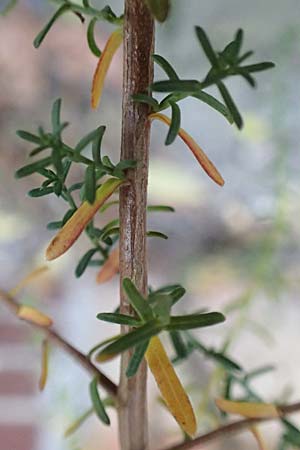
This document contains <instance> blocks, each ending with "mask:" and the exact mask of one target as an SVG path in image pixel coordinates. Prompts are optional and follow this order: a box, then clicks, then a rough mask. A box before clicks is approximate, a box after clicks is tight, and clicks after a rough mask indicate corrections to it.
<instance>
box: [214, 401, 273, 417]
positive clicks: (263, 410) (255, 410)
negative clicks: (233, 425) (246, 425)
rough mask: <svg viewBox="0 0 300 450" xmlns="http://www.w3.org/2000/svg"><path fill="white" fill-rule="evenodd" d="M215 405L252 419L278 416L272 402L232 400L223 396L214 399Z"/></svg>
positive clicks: (230, 412)
mask: <svg viewBox="0 0 300 450" xmlns="http://www.w3.org/2000/svg"><path fill="white" fill-rule="evenodd" d="M216 405H217V407H218V408H219V409H220V410H221V411H224V412H227V413H229V414H238V415H240V416H243V417H247V418H253V419H263V418H267V417H279V416H280V414H279V411H278V408H277V407H276V406H275V405H273V404H272V403H252V402H234V401H231V400H226V399H225V398H218V399H216Z"/></svg>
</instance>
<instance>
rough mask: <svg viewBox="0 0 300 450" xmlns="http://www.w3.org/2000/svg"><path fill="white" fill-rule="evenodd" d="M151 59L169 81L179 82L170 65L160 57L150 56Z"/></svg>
mask: <svg viewBox="0 0 300 450" xmlns="http://www.w3.org/2000/svg"><path fill="white" fill-rule="evenodd" d="M152 59H153V61H154V62H156V64H158V65H159V66H160V67H161V68H162V69H163V70H164V71H165V72H166V74H167V75H168V77H169V79H170V80H179V76H178V75H177V73H176V72H175V70H174V69H173V67H172V66H171V64H170V63H169V62H168V61H167V60H166V59H165V58H163V57H162V56H160V55H155V54H154V55H152Z"/></svg>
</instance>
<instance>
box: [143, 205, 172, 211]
mask: <svg viewBox="0 0 300 450" xmlns="http://www.w3.org/2000/svg"><path fill="white" fill-rule="evenodd" d="M147 211H148V212H175V208H173V207H172V206H168V205H148V206H147Z"/></svg>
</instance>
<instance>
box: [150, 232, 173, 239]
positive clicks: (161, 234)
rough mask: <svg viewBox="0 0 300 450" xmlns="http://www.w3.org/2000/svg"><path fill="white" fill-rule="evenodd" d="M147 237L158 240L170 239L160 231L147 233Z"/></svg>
mask: <svg viewBox="0 0 300 450" xmlns="http://www.w3.org/2000/svg"><path fill="white" fill-rule="evenodd" d="M147 236H148V237H156V238H160V239H165V240H167V239H169V238H168V236H167V235H166V234H164V233H161V232H160V231H155V230H150V231H147Z"/></svg>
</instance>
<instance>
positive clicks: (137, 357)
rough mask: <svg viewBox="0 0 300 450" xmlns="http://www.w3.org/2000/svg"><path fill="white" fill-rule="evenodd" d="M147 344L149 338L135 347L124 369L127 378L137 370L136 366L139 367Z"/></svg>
mask: <svg viewBox="0 0 300 450" xmlns="http://www.w3.org/2000/svg"><path fill="white" fill-rule="evenodd" d="M148 345H149V340H147V341H145V342H143V343H142V344H139V345H137V346H136V347H135V349H134V353H133V355H132V357H131V358H130V361H129V364H128V367H127V370H126V376H127V377H128V378H130V377H133V376H134V375H135V374H136V372H137V371H138V368H139V367H140V364H141V362H142V361H143V358H144V355H145V353H146V351H147V348H148Z"/></svg>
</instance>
